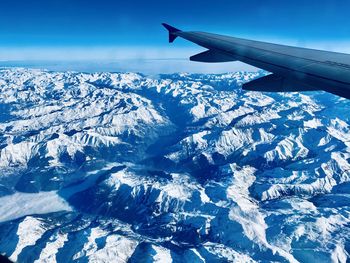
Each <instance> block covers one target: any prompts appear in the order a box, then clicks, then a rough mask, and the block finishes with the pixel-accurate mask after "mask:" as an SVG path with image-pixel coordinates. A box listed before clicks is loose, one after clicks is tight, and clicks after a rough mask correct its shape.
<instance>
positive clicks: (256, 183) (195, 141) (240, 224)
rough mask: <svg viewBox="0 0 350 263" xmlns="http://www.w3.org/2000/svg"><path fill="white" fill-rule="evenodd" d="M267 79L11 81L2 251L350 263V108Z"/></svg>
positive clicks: (4, 138) (0, 107)
mask: <svg viewBox="0 0 350 263" xmlns="http://www.w3.org/2000/svg"><path fill="white" fill-rule="evenodd" d="M265 74H266V73H265V72H236V73H227V74H215V75H204V74H170V75H159V76H144V75H142V74H136V73H78V72H51V71H44V70H32V69H23V68H12V69H10V68H3V69H0V91H1V92H0V254H2V255H5V256H6V257H8V258H9V259H10V260H12V261H17V262H271V261H273V262H344V263H345V262H347V261H348V260H350V163H349V162H350V115H349V113H350V101H348V100H346V99H342V98H339V97H337V96H334V95H331V94H328V93H325V92H305V93H285V94H283V93H259V92H246V91H243V90H242V89H241V87H240V86H241V85H242V84H243V83H245V82H247V81H249V80H252V79H254V78H257V77H259V76H263V75H265Z"/></svg>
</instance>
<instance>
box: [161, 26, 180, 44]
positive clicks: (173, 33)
mask: <svg viewBox="0 0 350 263" xmlns="http://www.w3.org/2000/svg"><path fill="white" fill-rule="evenodd" d="M162 25H163V26H164V27H165V28H166V29H167V30H168V31H169V43H173V42H174V40H175V39H176V38H177V37H178V36H177V35H176V33H177V32H181V30H179V29H177V28H175V27H172V26H169V25H168V24H165V23H162Z"/></svg>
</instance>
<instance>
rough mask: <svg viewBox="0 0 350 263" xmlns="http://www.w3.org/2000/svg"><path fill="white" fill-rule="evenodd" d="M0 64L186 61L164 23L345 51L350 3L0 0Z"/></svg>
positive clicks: (182, 46) (190, 48)
mask: <svg viewBox="0 0 350 263" xmlns="http://www.w3.org/2000/svg"><path fill="white" fill-rule="evenodd" d="M0 5H1V8H0V60H3V61H4V60H81V59H86V60H99V59H100V60H118V59H126V58H132V59H146V58H147V59H159V58H168V59H170V58H172V59H174V58H176V59H182V58H186V56H188V55H191V54H192V52H196V51H200V50H201V49H200V48H197V47H195V46H194V45H193V44H191V43H188V42H185V41H183V40H179V41H176V43H174V44H173V45H169V44H168V43H167V35H166V32H165V30H164V29H163V28H162V27H161V26H160V23H161V22H168V23H170V24H173V25H175V26H177V27H179V28H181V29H184V30H186V29H187V30H201V31H208V32H215V33H220V34H227V35H233V36H238V37H245V38H251V39H257V40H265V41H272V42H278V43H286V44H292V45H298V46H306V47H316V48H321V49H329V50H333V51H337V50H339V51H345V52H346V51H347V50H350V49H349V48H348V46H349V45H348V44H349V43H350V22H349V10H350V1H345V0H344V1H343V0H338V1H336V0H318V1H316V0H315V1H314V0H304V1H301V0H294V1H287V0H279V1H277V0H274V1H273V0H264V1H261V0H250V1H249V0H244V1H243V0H241V1H237V0H217V1H203V0H202V1H199V0H193V1H189V0H188V1H184V0H178V1H159V0H149V1H141V0H138V1H133V0H129V1H120V0H115V1H111V0H98V1H82V0H50V1H48V0H45V1H44V0H31V1H28V0H2V1H1V4H0Z"/></svg>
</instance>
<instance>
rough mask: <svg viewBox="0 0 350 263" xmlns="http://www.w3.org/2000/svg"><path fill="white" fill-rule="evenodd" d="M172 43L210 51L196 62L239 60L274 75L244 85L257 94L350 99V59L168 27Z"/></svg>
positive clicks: (197, 57) (334, 54)
mask: <svg viewBox="0 0 350 263" xmlns="http://www.w3.org/2000/svg"><path fill="white" fill-rule="evenodd" d="M163 26H164V27H165V28H166V29H167V30H168V31H169V42H173V41H174V40H175V39H176V38H177V37H181V38H184V39H186V40H189V41H191V42H193V43H195V44H197V45H199V46H202V47H204V48H206V49H207V51H204V52H202V53H200V54H197V55H194V56H192V57H191V58H190V59H191V60H192V61H198V62H209V63H213V62H227V61H235V60H239V61H242V62H244V63H247V64H249V65H252V66H255V67H258V68H261V69H264V70H267V71H270V72H272V73H273V74H272V75H268V76H265V77H263V78H260V79H257V80H254V81H252V82H249V83H246V84H244V85H243V89H246V90H254V91H271V92H292V91H310V90H324V91H327V92H330V93H333V94H336V95H339V96H341V97H344V98H347V99H350V55H349V54H343V53H336V52H328V51H322V50H314V49H306V48H298V47H291V46H285V45H277V44H272V43H266V42H260V41H253V40H247V39H241V38H235V37H228V36H222V35H217V34H211V33H205V32H196V31H190V32H184V31H181V30H179V29H177V28H174V27H172V26H169V25H167V24H163Z"/></svg>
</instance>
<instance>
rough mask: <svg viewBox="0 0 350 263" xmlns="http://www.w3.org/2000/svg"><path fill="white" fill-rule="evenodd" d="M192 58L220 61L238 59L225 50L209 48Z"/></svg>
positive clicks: (191, 58)
mask: <svg viewBox="0 0 350 263" xmlns="http://www.w3.org/2000/svg"><path fill="white" fill-rule="evenodd" d="M190 60H191V61H197V62H207V63H219V62H229V61H236V60H237V59H236V58H235V57H234V56H232V55H227V54H225V53H223V52H220V51H216V50H211V49H209V50H207V51H204V52H202V53H199V54H197V55H194V56H192V57H190Z"/></svg>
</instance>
